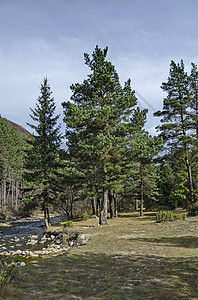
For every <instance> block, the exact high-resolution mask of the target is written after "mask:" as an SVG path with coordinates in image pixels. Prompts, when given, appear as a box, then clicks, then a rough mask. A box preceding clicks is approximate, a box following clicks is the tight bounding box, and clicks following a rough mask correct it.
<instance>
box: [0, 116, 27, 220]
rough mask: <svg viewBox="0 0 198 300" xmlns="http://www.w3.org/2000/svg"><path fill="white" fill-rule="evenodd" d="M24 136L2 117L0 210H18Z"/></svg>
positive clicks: (0, 122)
mask: <svg viewBox="0 0 198 300" xmlns="http://www.w3.org/2000/svg"><path fill="white" fill-rule="evenodd" d="M24 145H25V141H24V138H23V136H22V135H21V134H20V133H19V132H18V131H17V130H16V129H14V128H11V127H10V126H9V124H8V121H7V120H6V119H3V118H1V117H0V199H1V200H0V208H1V210H2V213H3V214H4V213H6V209H7V211H8V209H11V210H16V209H17V208H18V205H19V201H18V198H19V193H20V191H19V184H20V183H21V176H22V171H23V158H24V152H23V148H24Z"/></svg>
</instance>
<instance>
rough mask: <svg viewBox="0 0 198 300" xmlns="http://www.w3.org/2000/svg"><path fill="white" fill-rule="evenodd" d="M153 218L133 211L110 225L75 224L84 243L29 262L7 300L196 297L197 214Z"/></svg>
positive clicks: (92, 222)
mask: <svg viewBox="0 0 198 300" xmlns="http://www.w3.org/2000/svg"><path fill="white" fill-rule="evenodd" d="M154 219H155V215H154V214H153V213H147V214H145V217H138V215H137V214H135V213H134V214H131V215H130V214H125V215H123V216H122V217H121V218H118V219H113V220H109V225H108V226H98V225H97V220H88V221H80V222H74V223H73V227H74V228H76V229H77V230H79V231H81V232H84V233H86V234H89V235H90V241H89V242H88V244H87V245H86V246H83V247H79V248H72V249H71V250H70V251H69V252H68V253H67V254H64V255H61V256H56V257H51V258H48V259H45V260H42V261H35V262H33V263H31V264H29V265H27V266H26V267H24V268H23V269H21V274H20V276H19V277H15V280H14V283H15V286H16V287H17V288H16V290H15V292H12V293H11V294H10V295H9V297H7V298H5V299H16V300H17V299H19V300H23V299H24V300H29V299H31V300H34V299H46V300H50V299H55V300H59V299H60V300H61V299H83V300H84V299H85V300H87V299H135V300H136V299H137V300H138V299H160V300H166V299H169V300H170V299H171V300H172V299H198V285H197V282H198V260H197V258H198V217H193V218H188V219H187V221H174V222H167V223H163V224H162V223H160V224H158V223H155V221H154Z"/></svg>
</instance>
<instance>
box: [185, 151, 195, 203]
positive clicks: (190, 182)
mask: <svg viewBox="0 0 198 300" xmlns="http://www.w3.org/2000/svg"><path fill="white" fill-rule="evenodd" d="M185 152H186V167H187V171H188V185H189V190H190V204H191V205H192V206H193V205H194V191H193V182H192V172H191V166H190V163H189V158H188V151H187V147H186V146H185Z"/></svg>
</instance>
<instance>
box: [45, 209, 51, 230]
mask: <svg viewBox="0 0 198 300" xmlns="http://www.w3.org/2000/svg"><path fill="white" fill-rule="evenodd" d="M44 220H45V227H46V228H49V227H50V226H51V224H50V217H49V209H48V207H45V208H44Z"/></svg>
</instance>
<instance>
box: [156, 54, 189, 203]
mask: <svg viewBox="0 0 198 300" xmlns="http://www.w3.org/2000/svg"><path fill="white" fill-rule="evenodd" d="M161 88H162V90H163V91H165V92H166V93H167V97H166V98H164V101H163V110H162V111H158V112H156V113H155V114H154V115H155V116H161V117H162V119H161V122H162V123H163V125H161V126H158V129H159V130H160V131H161V133H160V135H161V136H162V137H163V140H164V143H165V144H166V145H167V146H168V147H169V149H173V148H174V149H175V150H176V151H178V150H182V151H178V152H179V153H183V155H184V156H185V163H186V170H187V174H188V187H189V200H190V203H191V205H193V204H194V191H193V181H192V171H191V161H190V145H191V139H190V130H189V108H190V93H189V78H188V75H187V73H186V72H185V69H184V63H183V61H182V60H181V63H180V64H176V63H175V62H174V61H171V64H170V74H169V77H168V80H167V82H164V83H162V86H161Z"/></svg>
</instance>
